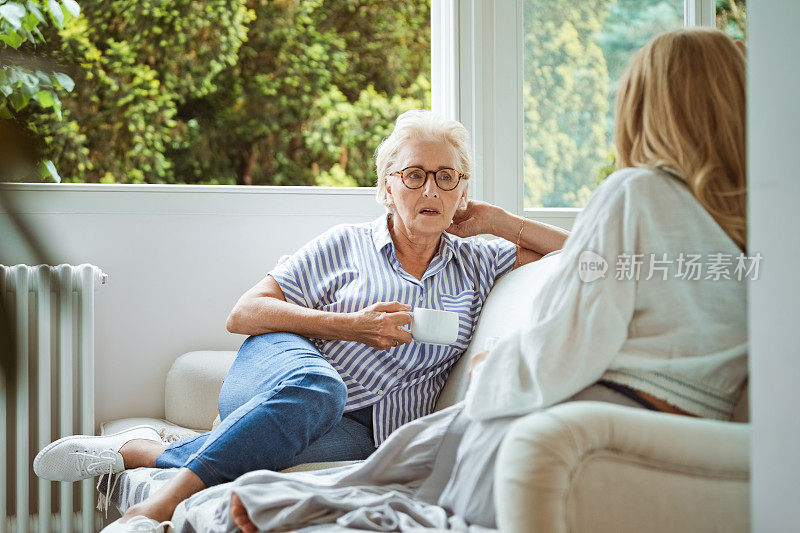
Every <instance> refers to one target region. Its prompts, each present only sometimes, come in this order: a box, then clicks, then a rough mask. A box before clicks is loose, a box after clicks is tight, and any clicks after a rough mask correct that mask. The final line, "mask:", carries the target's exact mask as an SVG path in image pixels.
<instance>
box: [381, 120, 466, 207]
mask: <svg viewBox="0 0 800 533" xmlns="http://www.w3.org/2000/svg"><path fill="white" fill-rule="evenodd" d="M412 140H423V141H439V142H444V143H447V144H449V145H450V146H452V147H453V148H455V150H456V153H457V154H458V165H459V167H460V168H457V169H456V170H458V171H459V172H461V173H463V174H464V178H462V179H469V178H470V176H472V151H471V149H470V140H469V132H468V131H467V128H465V127H464V125H463V124H461V123H460V122H458V121H457V120H447V119H445V118H444V117H442V116H441V115H437V114H436V113H434V112H432V111H419V110H415V111H406V112H405V113H403V114H401V115H400V116H399V117H397V121H396V122H395V125H394V130H392V133H391V135H389V136H388V137H387V138H385V139H384V140H383V142H381V144H380V145H379V146H378V149H377V150H375V172H376V173H377V175H378V183H377V187H378V191H377V194H376V195H375V196H376V199H377V200H378V203H379V204H381V205H382V206H384V207H385V208H386V209H387V210H388V211H393V208H394V206H393V205H392V203H391V202H390V201H389V198H388V196H387V194H386V177H387V175H388V174H389V172H390V171H392V170H400V169H399V168H396V169H392V167H393V166H394V165H395V164H396V163H397V154H398V152H399V151H400V148H401V147H402V146H403V144H405V143H407V142H409V141H412Z"/></svg>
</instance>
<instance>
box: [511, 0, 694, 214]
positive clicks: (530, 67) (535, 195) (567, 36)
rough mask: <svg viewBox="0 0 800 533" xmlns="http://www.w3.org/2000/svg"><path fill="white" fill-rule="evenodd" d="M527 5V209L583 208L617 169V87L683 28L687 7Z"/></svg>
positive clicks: (550, 0)
mask: <svg viewBox="0 0 800 533" xmlns="http://www.w3.org/2000/svg"><path fill="white" fill-rule="evenodd" d="M524 5H525V13H524V17H525V18H524V20H525V50H524V53H525V57H524V62H525V73H524V75H525V86H524V88H523V98H524V103H525V124H524V127H525V144H524V149H525V152H524V156H523V157H524V158H525V160H524V163H525V166H524V169H525V205H526V206H544V207H572V206H575V207H579V206H581V205H583V204H584V203H585V202H586V200H587V199H588V197H589V195H590V194H591V192H592V191H593V190H594V188H595V186H596V184H597V183H598V182H599V181H600V180H602V179H603V178H604V177H605V176H607V175H608V174H610V173H611V172H613V170H614V165H615V154H614V151H613V146H612V145H613V142H612V138H611V132H612V121H613V107H612V105H611V103H612V102H613V101H614V99H615V98H616V92H617V80H618V79H619V77H620V75H621V74H622V72H623V70H624V69H625V67H626V66H627V64H628V61H629V59H630V57H631V55H632V54H633V53H634V52H635V51H636V50H637V49H638V48H640V47H641V46H642V45H644V44H645V43H646V42H647V41H648V40H649V39H650V38H651V37H653V36H654V35H656V34H658V33H660V32H662V31H665V30H669V29H672V28H677V27H680V26H682V24H683V2H682V1H680V0H660V1H655V2H654V1H653V0H616V1H615V0H592V1H590V2H583V3H581V4H580V7H575V6H574V5H571V4H570V5H569V6H567V5H565V4H564V3H563V2H559V1H558V0H535V1H526V2H525V4H524Z"/></svg>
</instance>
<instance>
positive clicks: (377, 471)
mask: <svg viewBox="0 0 800 533" xmlns="http://www.w3.org/2000/svg"><path fill="white" fill-rule="evenodd" d="M461 411H462V404H457V405H454V406H452V407H450V408H448V409H445V410H443V411H440V412H438V413H434V414H432V415H429V416H426V417H424V418H421V419H419V420H416V421H414V422H412V423H410V424H406V425H405V426H403V427H402V428H400V429H399V430H397V431H396V432H395V433H394V434H392V436H391V437H390V438H389V439H388V440H387V441H386V442H384V443H383V445H382V446H381V447H380V448H379V449H378V450H377V451H376V452H375V453H374V454H373V455H372V456H370V457H369V458H368V459H367V460H366V461H364V462H363V463H358V464H355V465H350V466H344V467H340V468H333V469H328V470H320V471H313V472H291V473H280V472H272V471H269V470H259V471H255V472H250V473H248V474H245V475H243V476H241V477H240V478H238V479H237V480H235V481H233V482H230V483H225V484H222V485H217V486H214V487H209V488H208V489H205V490H203V491H201V492H199V493H197V494H195V495H194V496H192V497H191V498H189V499H187V500H186V501H185V502H183V503H182V504H181V505H180V506H178V508H177V509H176V511H175V514H174V515H173V519H172V521H173V522H174V524H175V528H176V530H177V531H186V532H233V531H236V530H237V529H236V526H235V525H234V523H233V520H232V519H231V517H230V513H229V504H230V496H231V493H232V492H235V493H236V494H237V495H238V496H239V497H240V498H241V499H242V502H243V503H244V505H245V507H246V508H247V509H248V514H249V515H250V518H251V519H252V520H253V522H254V523H255V524H256V525H257V526H258V527H259V529H260V530H262V531H284V530H288V529H292V530H295V529H300V530H302V531H322V530H324V531H326V532H328V531H352V530H368V531H419V530H424V529H429V528H430V529H438V530H441V529H450V530H460V531H473V532H478V531H488V530H490V529H488V528H487V527H485V526H493V524H494V516H493V513H492V515H491V516H488V517H483V519H478V520H471V519H470V522H471V523H468V521H467V520H465V518H464V517H462V516H459V515H456V514H453V513H452V512H451V511H449V510H448V509H445V508H444V507H441V506H439V505H437V502H438V500H439V498H440V496H441V495H442V492H443V491H444V490H445V488H446V487H447V485H448V481H450V474H451V472H452V469H453V461H454V460H455V459H454V458H455V457H457V456H458V455H459V454H458V453H457V449H458V447H459V445H460V443H461V440H462V439H461V437H462V435H463V433H464V429H465V428H466V427H467V426H468V423H467V421H466V418H465V417H464V416H463V415H462V414H461ZM491 433H494V432H491ZM485 434H486V433H484V435H485ZM494 440H496V441H497V442H499V438H497V437H496V438H495V439H494ZM437 457H438V459H437ZM177 471H178V470H177V469H165V470H161V469H155V468H139V469H136V470H129V471H126V472H124V473H122V474H120V476H121V477H120V478H119V480H118V481H117V482H116V487H115V488H114V490H113V491H112V495H111V501H112V503H114V504H115V505H116V506H117V508H118V509H119V510H120V512H124V511H125V510H126V509H127V508H128V507H130V506H132V505H134V504H136V503H138V502H140V501H142V500H144V499H145V498H147V497H148V496H149V495H150V494H152V493H154V492H155V491H157V490H159V489H160V488H161V487H163V485H164V484H165V483H166V482H167V481H168V480H169V479H170V478H172V477H173V476H174V475H175V473H177ZM474 486H475V485H473V487H474ZM488 486H489V487H491V483H488ZM101 488H102V489H104V488H105V487H102V486H101ZM475 496H478V495H475ZM480 496H481V497H482V498H483V499H486V498H489V501H488V502H486V505H484V506H483V507H484V508H486V507H488V508H491V490H488V491H485V493H484V494H482V495H480ZM450 499H453V498H452V496H451V498H450ZM455 499H456V500H457V499H458V498H455ZM462 499H463V498H462ZM478 507H481V506H480V505H479V506H478Z"/></svg>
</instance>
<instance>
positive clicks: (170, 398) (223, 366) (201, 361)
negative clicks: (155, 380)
mask: <svg viewBox="0 0 800 533" xmlns="http://www.w3.org/2000/svg"><path fill="white" fill-rule="evenodd" d="M235 358H236V352H228V351H202V352H189V353H185V354H183V355H181V356H180V357H178V358H177V359H176V360H175V362H174V363H173V364H172V367H171V368H170V369H169V373H168V374H167V381H166V384H165V387H164V412H165V416H166V419H167V420H168V421H170V422H172V423H173V424H177V425H178V426H183V427H186V428H197V429H199V430H202V431H209V430H210V429H211V425H212V424H213V422H214V419H215V418H216V417H217V415H218V414H219V407H218V403H219V391H220V389H221V388H222V382H223V380H224V379H225V376H226V375H227V374H228V369H229V368H230V367H231V365H232V364H233V360H234V359H235Z"/></svg>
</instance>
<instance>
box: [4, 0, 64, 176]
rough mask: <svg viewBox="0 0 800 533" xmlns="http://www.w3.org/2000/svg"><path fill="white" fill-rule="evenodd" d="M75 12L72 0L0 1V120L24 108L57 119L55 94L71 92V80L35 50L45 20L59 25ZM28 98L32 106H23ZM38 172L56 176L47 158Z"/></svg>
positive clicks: (16, 116) (41, 43)
mask: <svg viewBox="0 0 800 533" xmlns="http://www.w3.org/2000/svg"><path fill="white" fill-rule="evenodd" d="M79 14H80V7H79V6H78V4H77V3H76V2H75V1H74V0H62V1H61V2H57V1H55V0H52V1H48V2H47V3H46V4H45V2H42V1H39V0H28V1H26V2H9V1H5V2H2V3H0V41H2V42H3V47H2V49H1V53H2V64H0V119H2V120H15V119H19V118H20V113H24V111H25V109H26V108H27V110H28V111H30V110H33V109H35V110H37V111H45V112H52V114H53V116H54V118H55V120H58V121H61V119H62V114H61V98H60V93H64V92H69V91H71V90H72V89H73V87H74V82H73V80H72V78H70V76H69V75H67V74H66V73H65V72H63V71H61V70H60V69H57V67H55V68H54V66H53V64H51V63H50V62H47V61H44V60H41V59H38V58H36V56H35V53H36V52H37V48H40V47H42V46H44V44H45V35H44V34H43V33H42V30H45V31H47V28H48V27H49V26H50V25H51V24H52V25H53V26H54V27H56V28H63V25H64V24H65V23H69V22H70V20H71V19H73V18H74V17H77V16H78V15H79ZM32 102H33V103H34V104H35V105H32V106H30V107H29V104H30V103H32ZM4 129H5V128H4ZM41 174H42V177H43V178H45V179H46V178H51V179H53V180H55V181H60V179H61V178H60V176H59V174H58V172H57V171H56V167H55V165H54V164H53V162H52V161H51V160H49V159H45V160H44V161H42V163H41ZM26 178H27V179H29V178H31V176H5V175H4V176H0V180H15V179H26Z"/></svg>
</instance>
